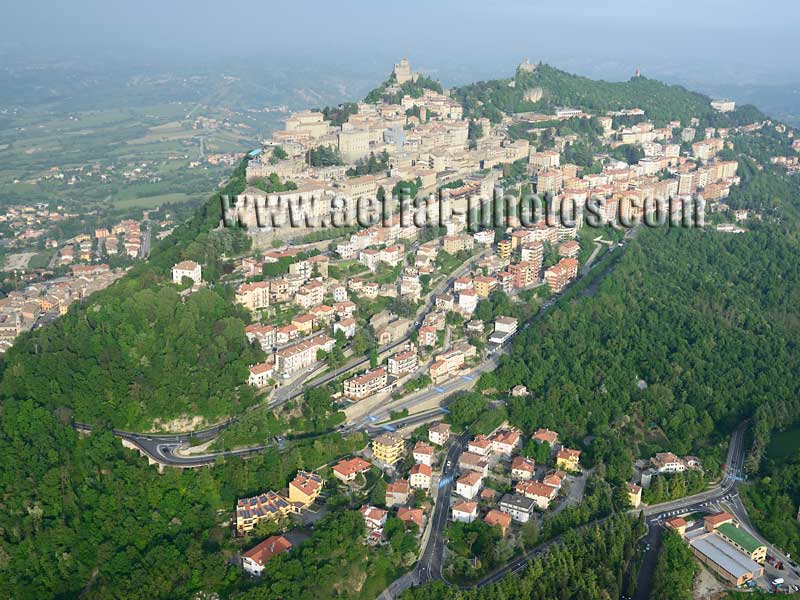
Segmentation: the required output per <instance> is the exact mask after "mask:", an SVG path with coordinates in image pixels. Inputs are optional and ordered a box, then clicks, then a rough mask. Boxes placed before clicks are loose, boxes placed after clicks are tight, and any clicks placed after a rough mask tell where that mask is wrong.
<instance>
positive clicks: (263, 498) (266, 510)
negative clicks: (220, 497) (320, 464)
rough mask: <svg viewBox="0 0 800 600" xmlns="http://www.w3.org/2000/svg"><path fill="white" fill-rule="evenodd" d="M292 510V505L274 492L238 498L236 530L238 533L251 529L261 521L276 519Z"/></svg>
mask: <svg viewBox="0 0 800 600" xmlns="http://www.w3.org/2000/svg"><path fill="white" fill-rule="evenodd" d="M292 512H295V511H294V507H293V506H292V505H291V504H290V503H289V502H288V501H287V500H286V498H284V497H283V496H281V495H279V494H276V493H275V492H266V493H263V494H259V495H258V496H253V497H252V498H240V499H239V500H238V501H237V502H236V531H237V532H238V533H239V534H242V533H245V532H248V531H252V530H253V528H254V527H255V526H256V525H258V524H259V523H261V522H262V521H277V520H278V519H280V518H281V517H285V516H286V515H288V514H290V513H292Z"/></svg>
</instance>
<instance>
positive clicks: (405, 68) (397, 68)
mask: <svg viewBox="0 0 800 600" xmlns="http://www.w3.org/2000/svg"><path fill="white" fill-rule="evenodd" d="M392 73H393V74H394V78H395V81H397V84H398V85H403V84H404V83H405V82H406V81H410V80H411V65H409V64H408V59H407V58H401V59H400V62H399V63H395V65H394V69H393V70H392Z"/></svg>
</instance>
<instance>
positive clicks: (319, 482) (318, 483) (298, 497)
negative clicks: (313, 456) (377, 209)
mask: <svg viewBox="0 0 800 600" xmlns="http://www.w3.org/2000/svg"><path fill="white" fill-rule="evenodd" d="M324 484H325V482H324V480H323V479H322V477H320V476H319V475H317V474H316V473H309V472H307V471H298V472H297V475H296V476H295V478H294V479H293V480H292V481H291V482H290V483H289V502H291V503H292V504H300V505H302V506H303V507H307V506H310V505H311V504H313V503H314V500H316V499H317V496H319V494H320V492H321V491H322V486H323V485H324Z"/></svg>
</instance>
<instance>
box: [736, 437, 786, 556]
mask: <svg viewBox="0 0 800 600" xmlns="http://www.w3.org/2000/svg"><path fill="white" fill-rule="evenodd" d="M792 434H793V435H795V436H797V435H798V431H797V430H796V429H795V430H793V431H792ZM793 445H794V447H795V451H794V453H793V454H791V455H789V456H785V457H779V458H778V457H776V458H774V459H769V460H767V461H765V465H764V467H763V469H762V470H761V472H760V473H758V474H757V475H755V476H754V477H752V478H751V481H750V482H749V483H748V484H747V485H745V486H742V488H741V490H742V500H743V501H744V504H745V506H746V507H747V514H748V516H749V517H750V520H751V521H752V523H753V525H754V526H755V527H756V528H757V529H758V531H759V532H760V533H761V534H762V535H763V536H764V537H765V538H767V539H768V540H769V541H770V542H772V543H773V544H775V545H776V546H778V548H780V549H782V550H783V551H784V552H786V553H787V554H789V555H791V556H793V557H797V556H800V522H798V520H797V514H798V503H800V451H798V450H797V440H796V438H795V439H794V440H793Z"/></svg>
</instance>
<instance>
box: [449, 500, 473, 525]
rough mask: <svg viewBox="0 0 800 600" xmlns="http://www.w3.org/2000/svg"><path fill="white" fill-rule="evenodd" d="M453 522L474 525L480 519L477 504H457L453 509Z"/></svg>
mask: <svg viewBox="0 0 800 600" xmlns="http://www.w3.org/2000/svg"><path fill="white" fill-rule="evenodd" d="M452 515H453V521H458V522H461V523H472V522H473V521H474V520H475V519H477V518H478V503H477V502H457V503H456V504H454V505H453V508H452Z"/></svg>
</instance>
